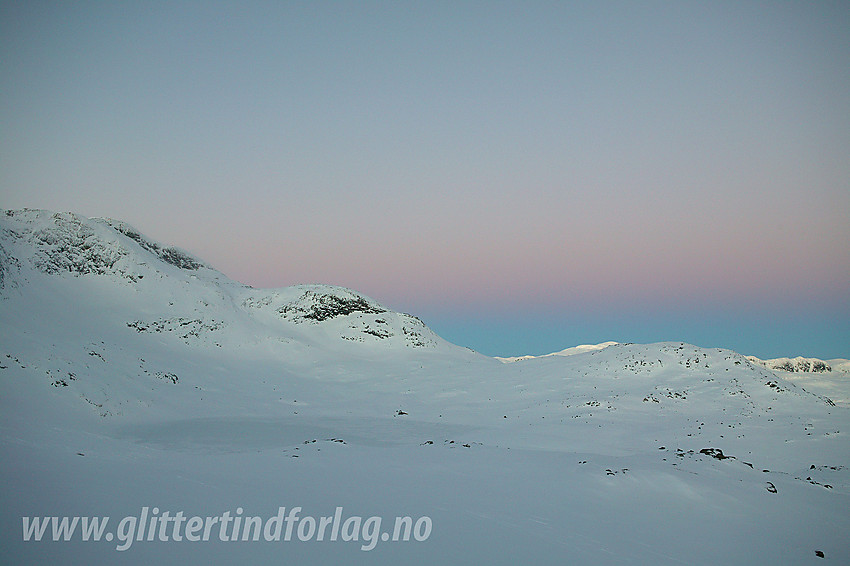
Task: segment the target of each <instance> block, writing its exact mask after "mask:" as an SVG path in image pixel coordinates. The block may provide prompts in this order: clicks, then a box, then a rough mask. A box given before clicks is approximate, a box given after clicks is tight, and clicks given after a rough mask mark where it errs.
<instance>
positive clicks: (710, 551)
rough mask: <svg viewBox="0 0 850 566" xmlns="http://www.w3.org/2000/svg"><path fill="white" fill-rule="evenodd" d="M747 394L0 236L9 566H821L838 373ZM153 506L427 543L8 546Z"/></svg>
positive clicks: (632, 351) (842, 468)
mask: <svg viewBox="0 0 850 566" xmlns="http://www.w3.org/2000/svg"><path fill="white" fill-rule="evenodd" d="M511 361H512V362H513V363H508V362H511ZM772 367H773V366H772V365H771V364H770V363H767V364H765V363H762V362H760V361H759V360H754V359H748V358H747V357H745V356H742V355H740V354H738V353H735V352H732V351H729V350H724V349H717V348H711V349H708V348H700V347H698V346H693V345H689V344H685V343H678V342H674V343H660V344H647V345H642V344H616V343H605V344H601V345H598V346H580V347H576V348H570V349H567V350H564V351H562V352H559V353H556V354H553V355H548V356H538V357H526V358H523V359H521V360H517V359H514V360H496V359H493V358H489V357H486V356H482V355H479V354H477V353H475V352H472V351H471V350H468V349H466V348H462V347H459V346H455V345H452V344H449V343H448V342H446V341H444V340H442V339H441V338H440V337H439V336H437V335H436V334H434V333H433V332H432V331H431V330H430V329H429V328H428V327H427V326H426V325H425V324H423V323H422V322H421V321H420V320H419V319H417V318H415V317H414V316H411V315H407V314H403V313H397V312H393V311H391V310H390V309H387V308H386V307H384V306H382V305H381V304H380V303H378V302H376V301H374V300H373V299H370V298H368V297H365V296H363V295H361V294H359V293H357V292H355V291H352V290H349V289H343V288H339V287H330V286H320V285H302V286H296V287H289V288H284V289H274V290H260V289H253V288H250V287H247V286H244V285H242V284H239V283H236V282H234V281H231V280H230V279H228V278H227V277H226V276H224V275H223V274H221V273H219V272H218V271H216V270H215V269H213V268H212V267H210V266H209V265H207V264H206V263H205V262H204V261H202V260H200V259H198V258H196V257H194V256H193V255H192V254H190V253H188V252H186V251H183V250H180V249H178V248H174V247H171V246H167V245H164V244H161V243H159V242H156V241H154V240H152V239H150V238H148V237H146V236H143V235H141V234H140V233H139V232H138V231H136V230H134V229H133V228H131V227H130V226H128V225H126V224H124V223H121V222H117V221H113V220H105V219H88V218H84V217H81V216H78V215H74V214H67V213H62V214H54V213H51V212H46V211H33V210H24V211H6V212H3V213H1V214H0V384H2V385H1V386H0V388H1V389H0V394H2V396H1V397H0V403H2V405H0V433H2V435H0V461H2V462H3V465H2V466H0V484H2V485H3V486H4V488H3V490H2V492H0V508H2V509H3V511H2V513H0V536H2V539H3V542H4V544H3V548H4V549H5V550H4V552H5V553H6V556H7V557H8V559H9V560H10V561H12V562H17V563H34V562H42V563H44V562H57V561H61V562H64V563H93V562H99V563H103V562H119V563H130V564H147V563H151V562H153V561H158V562H164V563H186V562H189V563H196V562H199V561H214V562H221V561H234V560H242V561H247V562H250V563H268V562H272V561H274V562H280V561H302V562H308V563H319V562H321V563H351V562H365V563H379V564H380V563H398V562H404V563H407V564H416V563H421V564H431V563H446V564H463V563H470V562H488V563H494V564H515V563H518V562H530V561H535V562H539V563H541V564H562V563H564V562H566V563H571V564H680V563H689V564H714V563H716V561H717V559H718V551H719V550H721V551H722V554H723V562H724V563H730V564H751V563H762V564H776V563H804V562H807V561H810V560H819V558H818V556H817V555H816V552H822V553H824V556H825V557H826V558H827V559H832V560H834V561H836V563H842V562H848V561H850V548H848V546H847V544H846V533H847V532H848V529H850V516H848V514H847V511H846V510H847V508H848V503H850V501H848V497H850V443H848V437H847V431H848V429H850V408H848V407H847V406H846V405H844V404H843V403H841V402H835V401H836V400H835V399H833V395H832V394H831V393H832V392H833V391H838V392H839V393H840V392H841V391H843V390H842V389H840V388H838V389H830V388H829V387H828V383H827V382H828V381H829V380H833V381H835V379H836V375H838V374H839V373H840V372H835V371H832V372H826V373H817V374H811V373H809V374H807V375H809V376H811V375H817V376H818V379H820V380H822V381H823V383H820V384H819V385H818V386H817V387H809V383H810V382H808V381H805V380H797V379H796V376H801V375H803V374H800V373H793V374H791V373H788V372H783V371H781V370H773V369H771V368H772ZM809 367H810V368H811V367H814V366H812V365H811V364H810V365H809ZM843 399H844V398H843V397H842V398H841V400H843ZM153 506H157V508H158V509H160V508H161V509H170V510H171V511H172V512H176V511H178V510H179V511H184V512H185V513H186V514H187V515H189V514H191V515H198V516H212V515H221V513H222V512H224V511H230V512H232V513H234V514H235V513H236V509H237V508H239V509H244V513H245V515H246V517H247V516H248V515H264V516H265V515H274V513H275V512H276V511H277V509H278V507H279V506H289V507H291V506H301V507H303V509H302V511H303V514H304V515H313V516H319V515H322V516H326V515H332V514H333V513H334V509H335V508H336V507H338V506H343V507H344V508H345V510H346V513H356V514H360V515H363V516H368V515H379V516H380V515H383V516H387V517H390V516H405V515H407V516H413V517H421V516H428V517H429V518H430V519H431V520H432V521H433V532H432V534H431V536H430V537H429V538H428V540H423V541H408V542H393V541H389V542H386V539H383V538H380V537H379V538H376V540H375V542H376V546H375V547H374V549H372V550H369V551H364V550H361V543H362V538H361V540H360V541H359V542H356V543H355V542H342V541H337V542H336V543H333V542H328V541H324V542H320V541H318V540H315V539H313V540H311V541H304V542H302V541H300V540H298V539H297V538H296V539H295V540H293V541H291V542H288V543H271V542H270V543H266V542H264V541H258V542H253V541H248V542H241V541H240V542H239V543H235V542H230V541H228V542H223V541H218V540H210V541H209V542H206V543H204V542H200V543H189V542H185V541H184V542H176V541H175V540H171V541H169V542H168V543H165V542H159V540H154V537H151V538H150V539H147V538H139V539H138V542H135V543H133V546H132V547H131V548H129V549H128V550H126V551H123V552H122V551H117V550H116V544H115V542H114V541H113V542H108V541H106V540H101V541H99V542H93V541H83V540H80V539H79V537H77V538H72V540H70V541H68V542H57V543H53V542H46V541H42V542H35V541H32V540H30V541H26V542H25V541H23V540H22V538H23V537H22V536H21V535H22V532H21V525H22V517H27V516H92V515H100V516H111V517H114V518H120V517H123V516H128V515H132V514H133V513H138V512H139V510H140V509H141V508H143V507H149V508H153ZM240 513H241V512H240ZM388 520H389V519H388ZM113 521H114V522H117V519H113ZM113 524H114V523H113ZM305 524H306V523H305ZM216 532H218V531H216ZM384 532H386V531H384ZM115 536H118V533H117V532H116V534H115ZM362 536H363V537H365V536H366V533H365V531H364V532H363V534H362ZM213 538H215V537H213Z"/></svg>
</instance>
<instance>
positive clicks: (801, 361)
mask: <svg viewBox="0 0 850 566" xmlns="http://www.w3.org/2000/svg"><path fill="white" fill-rule="evenodd" d="M747 359H748V360H750V361H751V362H753V363H755V364H758V365H760V366H764V367H766V368H768V369H772V370H779V371H786V372H789V373H825V372H829V371H832V368H831V367H830V365H829V364H828V363H826V362H825V361H823V360H819V359H817V358H804V357H802V356H798V357H796V358H774V359H771V360H760V359H759V358H756V357H754V356H747Z"/></svg>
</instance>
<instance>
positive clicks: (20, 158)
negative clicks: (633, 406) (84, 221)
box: [0, 0, 850, 358]
mask: <svg viewBox="0 0 850 566" xmlns="http://www.w3.org/2000/svg"><path fill="white" fill-rule="evenodd" d="M848 69H850V3H848V2H845V1H841V0H839V1H828V0H824V1H818V2H810V1H799V2H798V1H785V2H775V1H766V2H760V1H746V0H737V1H730V2H726V1H721V0H718V1H713V2H691V1H687V0H683V1H675V2H673V1H670V2H658V1H653V0H647V1H640V2H638V1H633V2H619V1H610V2H609V1H602V2H600V1H589V2H581V1H575V2H534V1H530V2H499V1H488V2H464V1H451V2H442V1H431V2H404V1H397V2H369V1H363V2H322V1H315V2H286V1H279V2H256V1H250V0H240V1H239V2H213V1H204V2H193V1H171V2H157V1H149V2H136V1H133V2H121V1H114V2H89V1H85V0H81V1H76V2H56V1H52V2H42V1H37V0H35V1H29V2H9V1H6V0H0V207H2V208H23V207H29V208H44V209H49V210H56V211H74V212H77V213H80V214H83V215H85V216H106V217H111V218H117V219H122V220H125V221H127V222H129V223H130V224H132V225H134V226H135V227H136V228H137V229H139V230H140V231H142V232H143V233H145V234H147V235H148V236H150V237H152V238H154V239H156V240H159V241H161V242H166V243H169V244H175V245H177V246H179V247H182V248H184V249H187V250H189V251H191V252H193V253H194V254H195V255H197V256H199V257H201V258H203V259H204V260H205V261H206V262H208V263H209V264H211V265H213V266H215V267H216V268H218V269H219V270H221V271H222V272H224V273H225V274H226V275H228V276H229V277H231V278H233V279H235V280H237V281H240V282H243V283H247V284H250V285H253V286H255V287H282V286H287V285H292V284H298V283H328V284H334V285H342V286H345V287H350V288H353V289H356V290H357V291H360V292H362V293H364V294H366V295H368V296H370V297H372V298H374V299H376V300H378V301H380V302H381V303H383V304H385V305H386V306H388V307H391V308H393V309H396V310H400V311H404V312H409V313H412V314H416V315H417V316H419V317H420V318H422V319H423V320H424V321H425V322H426V323H427V324H428V325H429V326H431V327H432V328H433V329H434V330H435V331H436V332H437V333H438V334H440V335H441V336H443V337H444V338H446V339H448V340H450V341H452V342H454V343H457V344H460V345H463V346H469V347H471V348H473V349H475V350H478V351H480V352H482V353H485V354H488V355H501V356H511V355H520V354H543V353H547V352H552V351H556V350H560V349H563V348H566V347H569V346H574V345H576V344H581V343H596V342H602V341H606V340H616V341H621V342H655V341H662V340H679V341H685V342H691V343H694V344H697V345H700V346H705V347H715V346H717V347H727V348H732V349H734V350H737V351H740V352H742V353H746V354H753V355H758V356H760V357H774V356H796V355H807V356H818V357H822V358H834V357H845V358H850V212H848V211H850V72H848Z"/></svg>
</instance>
